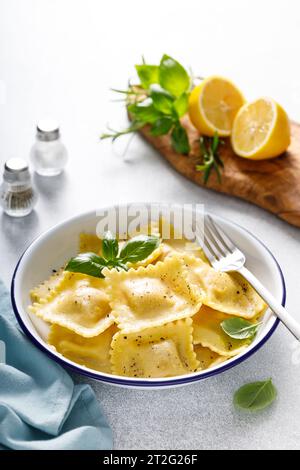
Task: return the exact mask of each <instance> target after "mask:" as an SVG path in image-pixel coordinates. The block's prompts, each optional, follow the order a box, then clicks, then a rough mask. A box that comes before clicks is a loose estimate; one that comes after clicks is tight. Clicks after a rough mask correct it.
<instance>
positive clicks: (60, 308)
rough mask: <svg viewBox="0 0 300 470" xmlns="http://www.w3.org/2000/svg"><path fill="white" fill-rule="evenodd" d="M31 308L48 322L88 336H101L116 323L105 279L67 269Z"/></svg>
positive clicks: (30, 309) (31, 310)
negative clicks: (48, 291)
mask: <svg viewBox="0 0 300 470" xmlns="http://www.w3.org/2000/svg"><path fill="white" fill-rule="evenodd" d="M29 311H30V312H32V313H35V314H36V315H37V316H38V317H40V318H42V319H43V320H45V321H46V322H50V323H56V324H57V325H60V326H63V327H65V328H68V329H69V330H71V331H74V332H75V333H77V334H79V335H82V336H84V337H87V338H89V337H93V336H97V335H99V334H100V333H102V331H104V330H106V328H108V327H109V326H111V325H112V324H113V323H114V319H113V316H112V314H111V308H110V306H109V297H108V294H107V289H106V283H105V281H104V279H98V278H95V277H91V276H87V275H84V274H77V273H76V274H75V273H66V274H65V276H64V278H63V280H62V282H61V283H60V284H59V285H58V286H56V288H55V289H54V290H53V291H52V292H50V294H49V295H48V296H47V297H46V298H45V299H41V300H40V301H39V302H34V303H33V305H32V306H30V307H29Z"/></svg>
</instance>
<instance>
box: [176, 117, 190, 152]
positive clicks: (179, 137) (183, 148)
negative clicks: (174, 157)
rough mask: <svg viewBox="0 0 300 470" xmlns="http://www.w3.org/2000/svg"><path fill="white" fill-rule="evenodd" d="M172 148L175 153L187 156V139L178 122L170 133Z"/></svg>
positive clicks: (188, 149)
mask: <svg viewBox="0 0 300 470" xmlns="http://www.w3.org/2000/svg"><path fill="white" fill-rule="evenodd" d="M171 142H172V147H173V148H174V150H175V151H176V152H177V153H183V154H184V155H187V154H188V153H189V151H190V144H189V139H188V136H187V132H186V130H185V128H184V127H182V125H181V124H180V123H179V122H178V123H176V124H175V126H174V128H173V130H172V133H171Z"/></svg>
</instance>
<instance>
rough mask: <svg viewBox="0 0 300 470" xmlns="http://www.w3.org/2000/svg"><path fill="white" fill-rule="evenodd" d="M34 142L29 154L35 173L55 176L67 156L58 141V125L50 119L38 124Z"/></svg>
mask: <svg viewBox="0 0 300 470" xmlns="http://www.w3.org/2000/svg"><path fill="white" fill-rule="evenodd" d="M36 130H37V133H36V142H35V144H34V145H33V147H32V149H31V153H30V158H31V162H32V164H33V167H34V169H35V171H36V172H37V173H38V174H39V175H42V176H56V175H59V174H60V173H61V172H62V170H63V169H64V167H65V165H66V163H67V160H68V154H67V150H66V148H65V146H64V144H63V143H62V142H61V139H60V131H59V125H58V123H57V122H56V121H54V120H52V119H45V120H42V121H39V122H38V125H37V128H36Z"/></svg>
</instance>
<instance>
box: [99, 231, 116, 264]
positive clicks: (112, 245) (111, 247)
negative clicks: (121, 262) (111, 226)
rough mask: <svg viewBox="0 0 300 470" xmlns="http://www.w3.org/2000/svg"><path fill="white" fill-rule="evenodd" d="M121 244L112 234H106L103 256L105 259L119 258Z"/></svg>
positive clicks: (103, 241)
mask: <svg viewBox="0 0 300 470" xmlns="http://www.w3.org/2000/svg"><path fill="white" fill-rule="evenodd" d="M118 252H119V243H118V240H117V239H116V237H115V236H114V235H113V234H112V233H111V232H105V234H104V237H103V240H102V254H103V256H104V258H105V259H107V260H110V259H115V258H116V257H117V256H118Z"/></svg>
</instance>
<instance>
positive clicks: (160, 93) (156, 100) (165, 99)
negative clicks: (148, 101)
mask: <svg viewBox="0 0 300 470" xmlns="http://www.w3.org/2000/svg"><path fill="white" fill-rule="evenodd" d="M150 97H151V98H152V101H153V106H154V107H155V108H156V109H157V110H158V111H160V112H161V113H163V114H172V111H173V101H174V99H173V97H172V95H170V93H168V92H167V91H166V90H164V89H163V88H162V87H161V86H160V85H151V86H150Z"/></svg>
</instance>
